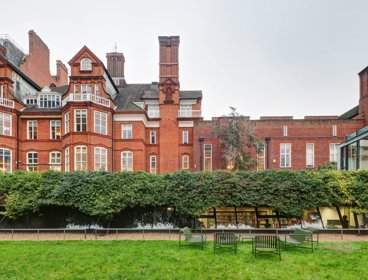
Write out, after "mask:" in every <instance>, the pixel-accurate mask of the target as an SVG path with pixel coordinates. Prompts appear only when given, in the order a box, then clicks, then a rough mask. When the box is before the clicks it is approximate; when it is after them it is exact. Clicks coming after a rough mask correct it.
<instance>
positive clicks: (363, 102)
mask: <svg viewBox="0 0 368 280" xmlns="http://www.w3.org/2000/svg"><path fill="white" fill-rule="evenodd" d="M358 75H359V80H360V98H359V117H361V118H363V119H364V120H365V121H364V122H365V125H368V67H366V68H364V69H363V70H362V71H361V72H360V73H359V74H358Z"/></svg>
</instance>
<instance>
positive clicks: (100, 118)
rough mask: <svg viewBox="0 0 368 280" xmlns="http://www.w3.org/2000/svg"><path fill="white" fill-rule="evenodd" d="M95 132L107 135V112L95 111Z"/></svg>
mask: <svg viewBox="0 0 368 280" xmlns="http://www.w3.org/2000/svg"><path fill="white" fill-rule="evenodd" d="M103 124H104V125H103ZM94 132H95V133H98V134H103V135H107V114H106V113H103V112H100V111H95V113H94Z"/></svg>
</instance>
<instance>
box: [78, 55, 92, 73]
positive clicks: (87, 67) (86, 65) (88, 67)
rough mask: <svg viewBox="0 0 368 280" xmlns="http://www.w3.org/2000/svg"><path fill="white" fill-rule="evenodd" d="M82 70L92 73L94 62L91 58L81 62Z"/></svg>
mask: <svg viewBox="0 0 368 280" xmlns="http://www.w3.org/2000/svg"><path fill="white" fill-rule="evenodd" d="M80 70H81V71H91V70H92V61H91V60H90V59H89V58H83V59H82V60H81V62H80Z"/></svg>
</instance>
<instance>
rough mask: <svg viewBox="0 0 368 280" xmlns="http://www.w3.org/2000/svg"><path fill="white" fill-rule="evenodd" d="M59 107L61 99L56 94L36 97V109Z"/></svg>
mask: <svg viewBox="0 0 368 280" xmlns="http://www.w3.org/2000/svg"><path fill="white" fill-rule="evenodd" d="M60 106H61V97H60V95H56V94H40V95H39V96H38V107H40V108H58V107H60Z"/></svg>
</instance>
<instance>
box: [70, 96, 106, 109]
mask: <svg viewBox="0 0 368 280" xmlns="http://www.w3.org/2000/svg"><path fill="white" fill-rule="evenodd" d="M86 101H90V102H93V103H96V104H99V105H102V106H105V107H110V100H109V99H107V98H104V97H101V96H98V95H95V94H92V93H70V94H69V96H68V97H67V98H65V99H64V100H63V106H64V105H65V104H66V103H67V102H86Z"/></svg>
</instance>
